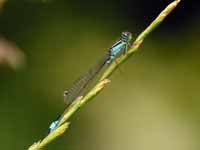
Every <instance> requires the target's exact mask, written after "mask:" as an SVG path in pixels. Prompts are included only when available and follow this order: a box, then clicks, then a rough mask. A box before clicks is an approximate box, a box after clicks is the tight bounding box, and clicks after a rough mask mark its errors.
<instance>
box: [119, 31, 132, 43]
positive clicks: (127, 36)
mask: <svg viewBox="0 0 200 150" xmlns="http://www.w3.org/2000/svg"><path fill="white" fill-rule="evenodd" d="M121 40H122V41H123V42H130V41H131V40H132V33H131V32H122V34H121Z"/></svg>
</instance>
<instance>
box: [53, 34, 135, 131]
mask: <svg viewBox="0 0 200 150" xmlns="http://www.w3.org/2000/svg"><path fill="white" fill-rule="evenodd" d="M131 40H132V34H131V33H130V32H122V34H121V38H120V40H119V41H117V42H116V43H115V44H114V45H113V46H112V47H111V48H110V49H109V50H108V52H107V54H106V55H105V56H104V57H103V58H102V59H101V60H100V61H99V62H98V63H97V64H96V65H95V66H93V67H92V68H91V69H90V70H89V71H88V72H87V73H86V74H84V75H82V76H81V77H80V78H78V80H76V81H75V82H74V83H73V84H72V86H71V87H70V88H69V89H68V90H66V91H65V92H64V101H65V103H66V104H67V106H68V105H70V104H71V103H72V102H73V101H74V100H75V99H76V98H77V97H79V96H82V95H84V91H85V90H86V88H87V86H88V85H89V84H90V82H91V81H92V80H93V79H94V78H95V76H96V75H97V74H98V73H99V72H100V71H101V69H102V68H103V67H104V66H105V65H108V64H111V63H112V62H113V60H115V59H116V58H117V57H118V56H120V55H121V54H123V53H126V52H127V50H128V48H129V47H130V41H131ZM61 117H62V115H61ZM61 117H59V118H58V119H57V120H56V121H54V122H52V123H51V125H50V127H49V132H51V131H53V130H54V129H55V128H56V127H57V125H58V123H59V120H60V118H61Z"/></svg>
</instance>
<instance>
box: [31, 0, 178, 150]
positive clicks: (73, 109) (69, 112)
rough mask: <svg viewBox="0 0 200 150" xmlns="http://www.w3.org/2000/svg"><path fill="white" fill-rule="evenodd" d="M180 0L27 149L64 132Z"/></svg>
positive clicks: (39, 146) (150, 26)
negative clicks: (55, 124) (45, 133)
mask: <svg viewBox="0 0 200 150" xmlns="http://www.w3.org/2000/svg"><path fill="white" fill-rule="evenodd" d="M179 2H180V0H175V1H173V2H172V3H171V4H169V5H168V6H167V7H166V8H165V9H164V10H163V11H162V12H161V13H160V14H159V15H158V17H157V18H156V19H155V20H154V21H153V22H152V23H151V24H150V25H149V26H148V27H147V28H146V29H145V30H144V31H143V32H142V33H141V34H140V35H139V36H138V37H137V38H136V40H135V41H134V42H133V44H132V46H131V47H130V49H129V50H128V52H127V53H126V54H125V55H122V56H121V57H119V58H118V59H117V62H118V63H112V64H111V65H110V66H109V67H108V68H107V69H106V70H105V71H104V73H103V75H102V77H101V79H100V81H99V82H98V83H97V85H96V86H94V88H92V89H91V90H90V91H89V92H88V93H87V94H86V96H84V97H82V96H81V97H78V98H77V99H76V100H75V101H74V102H73V103H72V104H71V105H70V106H69V107H68V108H67V109H66V110H65V111H64V113H63V116H62V118H61V121H60V122H59V124H58V127H57V128H56V129H55V130H53V131H52V132H51V133H50V134H49V135H47V136H46V137H45V138H44V139H43V140H40V141H38V142H36V143H34V144H33V145H31V146H30V147H29V149H28V150H40V149H42V148H43V147H45V146H46V145H48V144H49V143H51V142H52V141H53V140H54V139H56V138H57V137H59V136H61V135H62V134H64V132H65V131H66V130H67V129H68V127H69V122H67V121H68V119H69V118H70V117H71V116H72V115H73V114H74V113H75V112H77V110H78V109H80V108H81V107H82V106H84V105H85V104H86V103H87V102H88V101H89V100H91V99H92V98H93V97H95V96H96V95H97V94H98V93H99V92H100V91H102V90H103V89H104V87H106V85H107V84H108V83H109V82H110V80H108V79H107V78H108V77H109V76H110V75H111V74H112V73H113V72H114V70H115V69H116V68H117V67H118V66H119V65H121V64H122V63H123V62H125V61H126V60H127V59H128V58H129V57H130V56H131V55H132V54H133V53H134V52H135V51H137V50H138V48H139V46H140V45H141V44H142V42H143V41H144V39H145V38H146V37H147V36H148V35H149V34H150V33H151V32H152V31H153V30H154V29H155V28H156V27H158V25H160V23H161V22H163V20H164V19H165V18H166V17H167V15H169V14H170V12H172V11H173V10H174V8H176V6H177V5H178V3H179Z"/></svg>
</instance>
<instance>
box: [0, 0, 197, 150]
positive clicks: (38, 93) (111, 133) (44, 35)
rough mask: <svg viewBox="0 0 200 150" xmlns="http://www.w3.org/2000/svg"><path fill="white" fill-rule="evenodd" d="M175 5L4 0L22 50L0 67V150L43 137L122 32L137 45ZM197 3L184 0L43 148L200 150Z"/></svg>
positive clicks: (4, 26) (1, 24)
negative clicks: (66, 97) (76, 84)
mask: <svg viewBox="0 0 200 150" xmlns="http://www.w3.org/2000/svg"><path fill="white" fill-rule="evenodd" d="M1 1H2V0H1ZM170 2H171V1H169V0H165V1H160V0H153V1H146V0H123V1H122V0H110V1H106V0H101V1H98V0H97V1H92V0H86V1H82V0H73V1H72V0H26V1H23V0H21V1H17V0H16V1H15V0H7V1H6V2H5V3H3V1H2V2H1V3H0V4H1V5H2V6H1V14H0V31H1V32H0V33H1V37H2V38H3V39H4V40H3V41H5V39H6V40H7V41H12V43H15V44H13V45H12V46H11V48H10V49H11V50H10V51H12V52H13V53H12V54H10V53H9V58H8V57H7V56H8V55H4V57H3V56H2V57H3V59H2V62H3V63H2V64H1V65H0V112H1V113H0V117H1V124H0V129H1V130H0V131H1V132H0V145H1V149H3V150H19V149H27V148H28V147H29V146H30V145H31V144H32V143H33V142H35V141H37V140H39V139H40V138H43V137H44V136H45V135H46V134H47V129H48V126H49V124H50V123H51V122H52V121H53V120H54V119H55V118H56V117H57V115H58V114H60V113H61V112H62V111H63V109H64V108H65V104H64V102H63V91H64V90H65V89H66V88H67V87H68V86H69V85H70V84H71V83H72V82H73V81H74V80H75V79H76V78H77V77H79V75H81V74H82V73H84V72H85V71H87V69H88V68H89V67H90V66H91V65H93V64H94V63H95V62H96V60H97V59H99V58H101V56H102V55H103V54H104V53H105V51H106V50H107V49H108V48H109V47H110V46H111V45H112V44H113V42H115V40H116V39H118V38H119V36H120V33H121V32H122V31H130V32H132V33H133V37H134V38H135V37H136V36H137V35H138V34H139V33H140V32H141V31H142V30H143V29H145V27H146V26H147V25H149V23H150V22H151V21H152V20H153V19H154V18H155V17H156V16H157V15H158V14H159V13H160V11H161V10H163V9H164V8H165V6H166V5H167V4H168V3H170ZM199 3H200V2H199V1H197V0H196V1H195V0H194V1H190V2H189V1H182V3H181V4H180V5H179V6H178V8H177V9H176V10H175V11H174V12H173V13H172V14H171V15H170V16H169V17H168V18H167V19H166V20H165V21H164V23H163V24H162V25H161V26H160V27H159V28H158V29H156V31H154V32H153V33H152V34H151V35H150V36H149V37H148V38H147V39H146V40H145V42H144V43H143V45H142V46H141V47H140V50H139V51H138V52H137V53H135V55H134V56H133V57H132V58H130V59H129V60H128V61H127V62H126V63H125V64H123V65H122V66H120V69H121V70H122V71H121V72H120V71H119V70H116V72H115V73H114V74H113V76H112V77H111V80H112V84H110V85H109V86H108V87H107V88H106V89H105V90H104V91H103V92H102V93H100V94H99V95H98V96H97V97H96V98H95V99H94V100H93V101H91V102H90V103H88V104H87V105H86V106H85V107H84V108H82V109H81V110H80V111H79V112H78V113H76V114H75V115H74V116H73V117H72V118H71V126H70V129H69V130H68V131H67V133H66V134H65V135H64V136H63V137H61V138H59V139H58V140H56V141H55V142H53V143H52V144H50V145H49V146H48V147H47V148H46V149H48V150H94V149H95V150H121V149H126V150H160V149H162V150H169V149H170V150H196V149H199V148H200V143H199V140H200V134H199V131H200V99H199V98H200V92H199V90H200V80H199V76H200V59H199V58H200V45H199V43H198V42H199V38H198V37H199V34H200V30H199V25H200V10H199V8H198V4H199ZM9 43H10V42H8V43H7V45H9ZM0 44H1V43H0ZM1 47H3V46H1V45H0V50H1ZM16 47H18V48H17V49H16ZM3 50H4V49H2V51H3ZM16 51H17V53H15V52H16ZM0 54H1V53H0ZM10 55H12V56H13V57H10ZM18 55H19V56H18ZM15 56H16V57H18V59H16V60H17V61H14V60H13V59H15ZM24 58H25V59H24ZM21 59H24V60H25V61H22V60H21ZM3 60H4V61H3ZM6 60H7V61H6ZM8 60H9V61H8ZM12 60H13V61H14V63H8V62H10V61H11V62H13V61H12ZM19 61H21V62H20V63H19ZM0 62H1V56H0ZM6 62H7V63H6ZM15 63H18V64H17V65H20V67H18V69H17V68H16V66H15ZM13 65H14V67H13Z"/></svg>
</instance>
